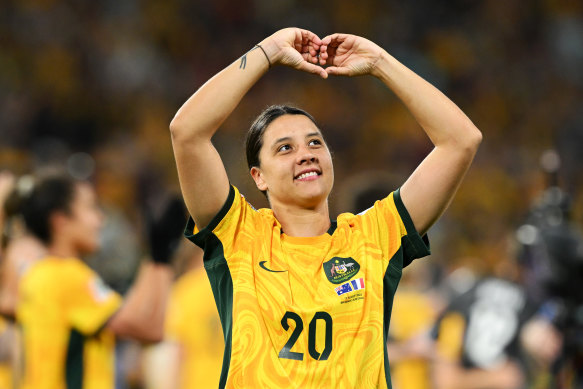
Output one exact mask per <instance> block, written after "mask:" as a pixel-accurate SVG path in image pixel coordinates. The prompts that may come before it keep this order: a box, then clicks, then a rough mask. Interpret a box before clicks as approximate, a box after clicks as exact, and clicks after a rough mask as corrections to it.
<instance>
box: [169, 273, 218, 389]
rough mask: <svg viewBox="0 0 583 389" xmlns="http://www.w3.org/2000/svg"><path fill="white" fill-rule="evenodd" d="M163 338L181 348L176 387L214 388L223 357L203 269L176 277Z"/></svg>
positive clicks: (186, 388) (211, 300) (210, 294)
mask: <svg viewBox="0 0 583 389" xmlns="http://www.w3.org/2000/svg"><path fill="white" fill-rule="evenodd" d="M165 324H166V339H167V340H168V341H170V342H174V343H177V344H179V345H180V346H181V347H180V350H181V360H180V378H179V386H178V387H179V388H181V389H192V388H216V387H217V386H218V384H219V376H220V374H221V364H222V360H223V348H224V347H225V343H224V341H223V337H222V332H221V322H220V321H219V313H218V312H217V307H216V306H215V304H214V301H213V292H212V290H211V286H210V284H209V281H208V277H207V276H206V272H205V271H204V269H203V268H198V269H193V270H190V271H189V272H187V273H186V274H184V275H183V276H182V277H180V278H179V279H178V280H177V281H176V283H175V284H174V286H173V288H172V293H171V295H170V301H169V303H168V309H167V312H166V323H165Z"/></svg>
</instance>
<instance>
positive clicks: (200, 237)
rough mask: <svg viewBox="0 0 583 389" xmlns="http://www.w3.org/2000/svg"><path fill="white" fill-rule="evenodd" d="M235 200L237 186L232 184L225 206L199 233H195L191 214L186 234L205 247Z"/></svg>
mask: <svg viewBox="0 0 583 389" xmlns="http://www.w3.org/2000/svg"><path fill="white" fill-rule="evenodd" d="M234 201H235V188H234V187H233V185H230V188H229V195H228V196H227V201H225V204H223V207H222V208H221V209H220V211H219V212H218V213H217V214H216V215H215V217H213V219H212V220H211V222H210V223H209V224H208V226H206V227H205V228H203V229H202V230H200V231H199V232H198V233H197V234H194V233H193V232H194V220H193V219H192V217H191V216H189V217H188V222H187V223H186V228H185V229H184V236H185V237H186V238H187V239H188V240H190V241H191V242H192V243H194V244H196V245H197V246H199V247H200V248H202V249H204V246H205V241H206V240H207V239H208V237H209V236H210V235H211V234H212V233H213V230H214V229H215V228H216V227H217V226H218V225H219V223H220V222H221V220H223V219H224V217H225V216H226V215H227V213H228V212H229V210H230V209H231V206H232V205H233V202H234Z"/></svg>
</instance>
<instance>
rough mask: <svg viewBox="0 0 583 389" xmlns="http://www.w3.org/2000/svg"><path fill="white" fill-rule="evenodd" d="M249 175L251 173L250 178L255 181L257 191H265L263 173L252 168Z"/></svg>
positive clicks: (265, 185)
mask: <svg viewBox="0 0 583 389" xmlns="http://www.w3.org/2000/svg"><path fill="white" fill-rule="evenodd" d="M249 173H251V177H253V181H255V185H257V189H259V190H260V191H265V190H267V184H266V183H265V181H264V180H263V172H261V169H259V168H257V167H255V166H253V167H252V168H251V170H250V171H249Z"/></svg>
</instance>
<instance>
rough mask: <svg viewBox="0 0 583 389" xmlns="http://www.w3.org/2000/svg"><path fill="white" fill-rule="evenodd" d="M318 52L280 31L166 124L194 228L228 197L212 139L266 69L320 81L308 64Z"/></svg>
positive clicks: (300, 37) (308, 39) (302, 35)
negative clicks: (289, 70) (284, 67)
mask: <svg viewBox="0 0 583 389" xmlns="http://www.w3.org/2000/svg"><path fill="white" fill-rule="evenodd" d="M319 49H320V39H319V38H318V37H317V36H316V35H315V34H313V33H311V32H310V31H307V30H301V29H299V28H286V29H283V30H280V31H278V32H276V33H274V34H273V35H271V36H270V37H268V38H266V39H264V40H263V41H262V42H261V43H260V44H259V45H258V46H255V47H253V48H252V49H251V50H250V51H248V52H247V53H246V54H245V55H243V56H242V57H241V58H239V59H238V60H236V61H235V62H233V63H232V64H231V65H229V66H228V67H227V68H225V69H224V70H222V71H221V72H219V73H218V74H217V75H215V76H214V77H213V78H211V79H210V80H209V81H207V82H206V83H205V84H204V85H203V86H202V87H200V89H198V91H197V92H196V93H195V94H194V95H192V96H191V97H190V98H189V99H188V100H187V101H186V103H184V105H183V106H182V107H181V108H180V109H179V110H178V112H177V113H176V116H175V117H174V119H173V120H172V122H171V123H170V131H171V133H172V145H173V148H174V156H175V158H176V165H177V168H178V177H179V180H180V185H181V188H182V194H183V196H184V201H185V203H186V206H187V208H188V211H189V212H190V214H191V215H192V217H193V219H194V221H195V223H196V224H197V225H198V226H200V227H201V228H202V227H204V226H206V225H208V223H209V222H210V221H211V220H212V218H213V217H214V216H215V215H216V214H217V213H218V211H219V210H220V208H221V207H222V206H223V204H224V203H225V201H226V199H227V196H228V193H229V181H228V178H227V173H226V172H225V167H224V166H223V162H222V161H221V158H220V156H219V154H218V152H217V150H216V149H215V148H214V146H213V145H212V143H211V137H212V136H213V134H214V133H215V132H216V131H217V129H218V128H219V127H220V126H221V124H222V123H223V122H224V121H225V119H226V118H227V117H228V116H229V115H230V114H231V112H232V111H233V110H234V109H235V107H236V106H237V105H238V104H239V102H240V101H241V99H242V98H243V96H244V95H245V94H246V93H247V91H248V90H249V89H250V88H251V87H252V86H253V85H254V84H255V83H256V82H257V81H258V80H259V78H260V77H261V76H262V75H263V74H264V73H265V72H266V71H267V70H268V69H269V67H270V66H274V65H277V64H281V65H287V66H290V67H293V68H295V69H299V70H303V71H306V72H309V73H314V74H318V75H320V76H321V77H323V78H326V77H327V73H326V71H325V70H324V69H323V68H322V67H320V66H317V65H314V64H313V62H316V60H315V58H316V54H317V53H318V51H319Z"/></svg>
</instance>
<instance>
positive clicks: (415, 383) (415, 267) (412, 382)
mask: <svg viewBox="0 0 583 389" xmlns="http://www.w3.org/2000/svg"><path fill="white" fill-rule="evenodd" d="M433 272H435V265H434V264H431V263H430V262H429V261H422V262H413V263H412V264H411V265H409V266H408V267H407V269H405V270H404V272H403V277H402V279H401V281H400V283H399V290H398V291H397V293H396V294H395V301H394V302H393V313H392V314H391V326H390V328H389V340H388V342H387V349H388V355H389V361H390V363H391V378H392V380H393V386H394V387H395V388H398V389H429V388H432V387H433V386H432V381H431V367H432V362H433V359H434V344H433V339H431V328H432V326H433V324H434V323H435V319H436V318H437V313H438V312H439V310H440V308H441V301H440V299H439V298H438V297H437V294H436V293H435V292H433V291H432V288H433V280H434V274H433Z"/></svg>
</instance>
